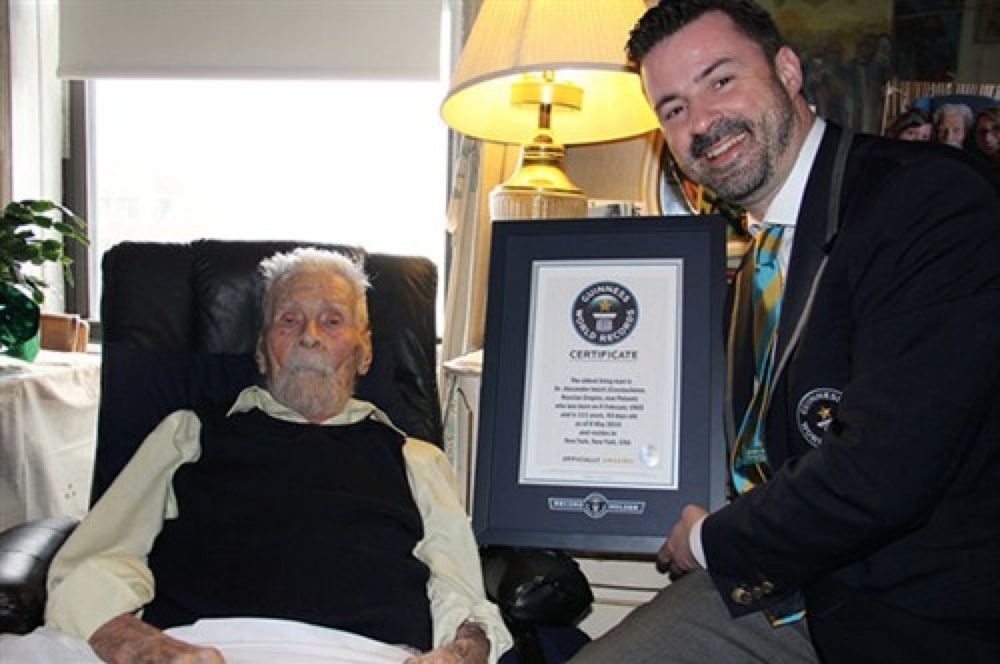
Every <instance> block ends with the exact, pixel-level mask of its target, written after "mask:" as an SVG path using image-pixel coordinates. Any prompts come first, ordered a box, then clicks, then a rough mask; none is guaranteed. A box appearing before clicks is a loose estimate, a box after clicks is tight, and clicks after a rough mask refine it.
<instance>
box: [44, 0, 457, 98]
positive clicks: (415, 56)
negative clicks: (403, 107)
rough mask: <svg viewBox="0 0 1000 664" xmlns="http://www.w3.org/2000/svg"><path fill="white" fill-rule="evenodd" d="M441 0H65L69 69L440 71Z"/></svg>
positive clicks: (64, 73)
mask: <svg viewBox="0 0 1000 664" xmlns="http://www.w3.org/2000/svg"><path fill="white" fill-rule="evenodd" d="M441 1H442V0H60V21H59V29H60V36H59V68H58V74H59V76H60V77H61V78H69V79H88V78H234V79H240V78H263V79H347V80H352V79H353V80H436V79H437V78H438V76H439V65H438V61H439V57H440V45H439V38H440V30H441Z"/></svg>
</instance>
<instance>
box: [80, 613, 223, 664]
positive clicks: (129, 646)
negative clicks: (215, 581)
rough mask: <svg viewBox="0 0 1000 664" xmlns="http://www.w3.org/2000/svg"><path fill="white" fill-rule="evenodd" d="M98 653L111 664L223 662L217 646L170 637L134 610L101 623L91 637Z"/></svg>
mask: <svg viewBox="0 0 1000 664" xmlns="http://www.w3.org/2000/svg"><path fill="white" fill-rule="evenodd" d="M89 643H90V647H91V648H93V649H94V652H95V653H97V656H98V657H100V658H101V659H102V660H104V661H105V662H110V663H111V664H224V662H225V660H224V659H223V658H222V653H220V652H219V651H218V650H216V649H215V648H203V647H200V646H194V645H191V644H190V643H185V642H184V641H178V640H177V639H175V638H172V637H169V636H167V635H166V634H164V633H163V632H161V631H160V630H158V629H157V628H155V627H153V626H152V625H150V624H149V623H145V622H143V621H141V620H139V619H138V618H136V617H135V616H134V615H132V614H131V613H123V614H122V615H120V616H118V617H117V618H112V619H111V620H109V621H108V622H106V623H104V624H103V625H101V626H100V627H99V628H98V629H97V631H96V632H94V633H93V634H92V635H91V637H90V640H89Z"/></svg>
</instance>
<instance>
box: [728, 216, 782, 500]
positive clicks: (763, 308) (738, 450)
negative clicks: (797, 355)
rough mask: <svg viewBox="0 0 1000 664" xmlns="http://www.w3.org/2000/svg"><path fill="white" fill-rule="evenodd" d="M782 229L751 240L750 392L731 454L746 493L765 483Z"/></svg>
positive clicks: (740, 487)
mask: <svg viewBox="0 0 1000 664" xmlns="http://www.w3.org/2000/svg"><path fill="white" fill-rule="evenodd" d="M784 230H785V227H784V226H766V227H765V228H764V229H763V230H762V231H761V232H760V233H758V234H757V236H756V237H755V238H754V242H753V245H752V246H751V248H750V251H752V252H753V254H752V255H753V261H754V265H753V270H754V273H753V281H752V290H751V295H750V302H751V311H752V315H753V352H754V392H753V398H752V399H751V400H750V405H749V406H748V407H747V411H746V413H745V414H744V416H743V421H742V423H741V424H740V429H739V432H738V433H737V435H736V443H735V444H734V445H733V451H732V459H731V461H732V464H731V468H732V477H733V486H734V487H735V488H736V491H737V492H738V493H741V494H742V493H746V492H747V491H749V490H750V489H752V488H754V487H755V486H757V485H759V484H763V483H764V481H765V480H767V475H768V472H769V471H768V467H767V452H766V450H765V449H764V440H763V438H762V435H761V434H762V433H763V423H764V415H765V413H767V407H768V404H769V403H770V400H771V378H772V376H773V373H774V346H775V340H776V338H777V334H776V331H777V328H778V318H779V316H780V314H781V296H782V293H783V290H784V283H783V279H782V276H781V262H780V261H779V260H778V251H779V249H780V247H781V238H782V234H783V233H784Z"/></svg>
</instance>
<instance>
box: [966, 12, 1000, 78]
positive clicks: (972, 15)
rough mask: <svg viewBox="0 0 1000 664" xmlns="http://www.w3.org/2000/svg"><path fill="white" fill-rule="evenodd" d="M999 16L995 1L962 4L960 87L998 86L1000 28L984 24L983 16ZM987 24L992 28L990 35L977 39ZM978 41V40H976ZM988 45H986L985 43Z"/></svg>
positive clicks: (993, 24)
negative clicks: (989, 12) (982, 84)
mask: <svg viewBox="0 0 1000 664" xmlns="http://www.w3.org/2000/svg"><path fill="white" fill-rule="evenodd" d="M990 8H991V9H992V12H993V14H994V15H996V14H997V13H1000V7H998V3H997V2H996V0H966V2H965V9H964V10H963V12H962V37H961V43H960V44H959V48H958V74H957V76H956V78H957V80H958V82H960V83H1000V25H998V24H997V22H996V20H993V21H992V22H988V21H987V20H986V16H985V15H984V14H985V13H986V12H988V11H990ZM987 24H989V25H991V26H993V28H994V29H995V32H994V33H993V34H992V35H988V36H987V35H983V34H979V35H977V34H976V33H977V31H978V32H980V33H982V32H985V31H984V30H982V28H983V27H985V26H986V25H987ZM977 37H978V39H977ZM984 38H985V39H990V40H991V41H986V40H985V39H984Z"/></svg>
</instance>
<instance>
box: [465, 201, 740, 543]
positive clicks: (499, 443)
mask: <svg viewBox="0 0 1000 664" xmlns="http://www.w3.org/2000/svg"><path fill="white" fill-rule="evenodd" d="M725 223H726V222H725V220H724V219H722V218H721V217H706V216H698V217H693V216H679V217H634V218H618V219H608V220H597V219H581V220H551V221H530V222H529V221H508V222H497V223H494V224H493V240H492V250H491V257H490V275H489V291H488V302H487V310H486V343H485V347H484V363H483V383H482V391H481V399H480V420H479V433H478V443H477V454H476V459H477V462H476V489H475V500H474V503H473V510H472V519H473V528H474V529H475V531H476V536H477V539H478V540H479V542H480V543H481V544H502V545H511V546H534V547H550V548H559V549H569V550H574V551H585V552H586V551H593V552H615V553H637V554H646V553H653V552H655V551H656V550H657V549H658V548H659V547H660V545H661V544H662V543H663V539H664V537H665V536H666V534H667V532H666V531H667V529H668V528H669V527H670V526H671V524H673V523H674V521H675V520H676V518H677V517H678V516H679V514H680V510H681V508H682V507H683V506H684V505H685V504H687V503H697V504H700V505H705V506H708V507H710V508H713V507H718V506H719V505H721V504H722V502H723V500H724V496H725V472H726V458H725V454H726V452H725V440H724V436H723V428H722V421H723V419H722V418H723V379H722V365H723V345H724V344H723V338H724V330H723V301H724V297H725V293H724V289H725V266H726V229H725Z"/></svg>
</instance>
